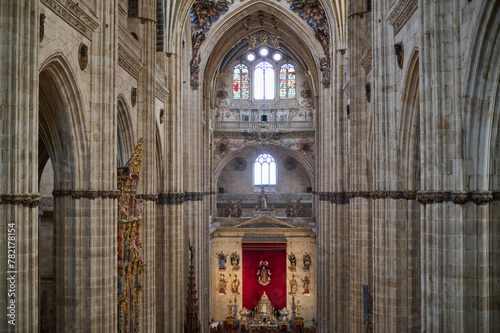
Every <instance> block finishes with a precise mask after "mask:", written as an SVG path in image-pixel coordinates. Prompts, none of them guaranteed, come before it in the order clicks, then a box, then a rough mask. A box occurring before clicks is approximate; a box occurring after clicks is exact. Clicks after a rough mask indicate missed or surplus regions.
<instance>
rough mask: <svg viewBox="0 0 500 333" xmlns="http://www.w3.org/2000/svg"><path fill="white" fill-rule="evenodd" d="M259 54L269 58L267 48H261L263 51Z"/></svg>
mask: <svg viewBox="0 0 500 333" xmlns="http://www.w3.org/2000/svg"><path fill="white" fill-rule="evenodd" d="M259 54H260V55H261V56H262V57H265V56H267V55H268V54H269V50H268V49H267V48H265V47H263V48H261V49H260V50H259Z"/></svg>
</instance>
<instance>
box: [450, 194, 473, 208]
mask: <svg viewBox="0 0 500 333" xmlns="http://www.w3.org/2000/svg"><path fill="white" fill-rule="evenodd" d="M451 201H453V203H454V204H456V205H465V204H466V203H467V202H468V201H469V196H468V195H467V193H465V192H452V193H451Z"/></svg>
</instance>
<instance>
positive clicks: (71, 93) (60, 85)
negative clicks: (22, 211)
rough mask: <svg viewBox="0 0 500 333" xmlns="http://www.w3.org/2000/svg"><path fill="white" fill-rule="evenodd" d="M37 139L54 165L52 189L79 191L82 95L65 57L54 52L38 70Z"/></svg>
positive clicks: (83, 167) (85, 158)
mask: <svg viewBox="0 0 500 333" xmlns="http://www.w3.org/2000/svg"><path fill="white" fill-rule="evenodd" d="M39 82H40V94H39V95H40V97H39V113H40V115H39V116H40V129H39V131H40V138H41V141H42V142H43V144H44V145H45V148H46V149H47V153H48V156H50V159H51V160H52V162H53V165H54V186H55V188H56V189H66V188H68V189H69V188H74V187H79V186H80V184H79V182H80V181H81V180H82V179H85V178H87V177H85V174H86V173H88V170H89V168H88V165H89V141H88V134H87V133H88V130H87V128H86V121H85V113H84V107H83V103H82V95H81V92H80V91H79V88H78V85H77V84H76V80H75V75H74V73H73V72H72V70H71V66H70V65H69V63H68V61H67V59H66V57H65V56H64V55H63V54H62V53H61V52H55V53H53V54H52V55H50V56H49V57H48V58H47V59H46V60H45V62H43V63H42V66H41V70H40V79H39Z"/></svg>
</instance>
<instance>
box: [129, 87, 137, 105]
mask: <svg viewBox="0 0 500 333" xmlns="http://www.w3.org/2000/svg"><path fill="white" fill-rule="evenodd" d="M130 102H131V103H132V107H134V106H135V105H136V104H137V88H132V91H131V92H130Z"/></svg>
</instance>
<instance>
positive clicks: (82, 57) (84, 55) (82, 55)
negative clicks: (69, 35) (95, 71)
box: [78, 43, 89, 71]
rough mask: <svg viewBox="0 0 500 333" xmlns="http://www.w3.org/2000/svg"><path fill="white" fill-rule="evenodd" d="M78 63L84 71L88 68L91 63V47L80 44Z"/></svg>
mask: <svg viewBox="0 0 500 333" xmlns="http://www.w3.org/2000/svg"><path fill="white" fill-rule="evenodd" d="M78 63H79V64H80V69H81V70H82V71H83V70H85V68H87V65H88V63H89V47H88V46H87V45H85V44H83V43H81V44H80V47H79V49H78Z"/></svg>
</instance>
